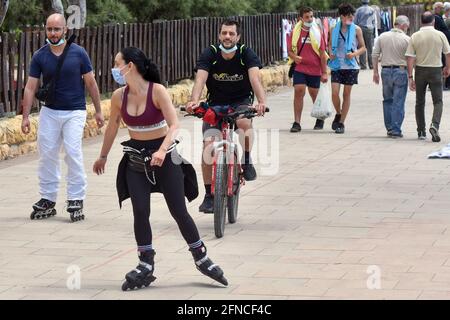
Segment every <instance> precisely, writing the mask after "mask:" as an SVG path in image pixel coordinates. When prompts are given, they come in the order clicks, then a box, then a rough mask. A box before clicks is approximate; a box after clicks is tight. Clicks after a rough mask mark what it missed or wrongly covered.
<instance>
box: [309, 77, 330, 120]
mask: <svg viewBox="0 0 450 320" xmlns="http://www.w3.org/2000/svg"><path fill="white" fill-rule="evenodd" d="M332 114H333V105H332V102H331V94H330V89H329V86H328V84H327V83H320V89H319V93H318V94H317V99H316V102H314V106H313V108H312V110H311V117H313V118H317V119H320V120H325V119H326V118H329V117H331V115H332Z"/></svg>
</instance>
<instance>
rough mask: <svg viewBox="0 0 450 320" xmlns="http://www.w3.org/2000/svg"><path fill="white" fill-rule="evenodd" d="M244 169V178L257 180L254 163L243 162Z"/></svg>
mask: <svg viewBox="0 0 450 320" xmlns="http://www.w3.org/2000/svg"><path fill="white" fill-rule="evenodd" d="M242 170H243V171H244V179H245V180H246V181H253V180H256V170H255V167H254V166H253V164H251V163H250V164H242Z"/></svg>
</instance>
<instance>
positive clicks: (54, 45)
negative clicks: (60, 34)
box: [46, 38, 66, 47]
mask: <svg viewBox="0 0 450 320" xmlns="http://www.w3.org/2000/svg"><path fill="white" fill-rule="evenodd" d="M46 41H47V43H48V44H49V45H51V46H53V47H59V46H60V45H62V44H64V42H66V39H64V38H61V39H59V41H58V42H57V43H53V42H51V41H50V40H49V39H47V40H46Z"/></svg>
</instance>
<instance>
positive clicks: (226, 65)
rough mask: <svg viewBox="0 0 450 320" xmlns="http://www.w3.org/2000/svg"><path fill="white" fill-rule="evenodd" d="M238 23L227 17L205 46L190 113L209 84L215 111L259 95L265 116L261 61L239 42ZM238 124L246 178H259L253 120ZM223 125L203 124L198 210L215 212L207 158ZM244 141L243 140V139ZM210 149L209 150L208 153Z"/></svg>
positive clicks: (244, 105) (246, 105) (250, 101)
mask: <svg viewBox="0 0 450 320" xmlns="http://www.w3.org/2000/svg"><path fill="white" fill-rule="evenodd" d="M239 40H240V25H239V22H237V21H233V20H226V21H224V22H223V23H222V26H221V30H220V34H219V41H220V44H218V45H211V46H210V47H208V48H206V49H205V50H204V51H203V53H202V54H201V56H200V58H199V59H198V61H197V67H196V72H197V74H196V77H195V84H194V88H193V89H192V95H191V101H190V102H189V103H188V104H187V105H186V110H187V111H188V112H190V113H192V112H193V110H194V109H195V108H196V107H197V106H198V104H199V102H200V98H201V94H202V91H203V88H204V87H205V85H206V87H207V89H208V97H207V102H208V105H209V107H210V108H213V110H215V112H221V111H226V110H223V109H224V107H231V108H232V109H234V110H235V111H241V110H244V109H247V108H249V107H251V106H252V105H253V100H254V96H255V95H256V97H257V99H258V103H257V104H256V106H255V109H256V110H257V111H258V115H263V114H264V111H265V109H266V96H265V92H264V88H263V86H262V84H261V80H260V79H261V75H260V69H261V68H262V65H261V61H260V59H259V57H258V56H257V55H256V54H255V52H254V51H253V50H252V49H250V48H248V47H246V46H245V45H244V44H240V43H239ZM237 127H238V128H239V129H240V130H241V132H243V133H245V138H244V137H241V136H240V141H241V144H242V145H243V149H244V157H243V159H242V169H243V171H244V178H245V180H247V181H252V180H255V179H256V170H255V168H254V166H253V164H252V160H251V158H250V152H251V148H252V139H251V138H252V132H253V129H252V122H251V120H249V119H240V120H238V121H237ZM221 139H222V136H221V128H219V127H218V126H211V125H208V124H206V123H203V141H204V143H203V150H204V152H203V155H204V156H203V157H202V172H203V181H204V184H205V191H206V194H205V199H204V201H203V203H202V204H201V205H200V208H199V211H200V212H204V213H213V205H214V198H213V195H212V194H211V183H212V161H211V160H210V159H205V155H210V154H211V152H210V151H211V150H212V149H211V147H212V144H213V142H214V140H218V141H220V140H221ZM243 140H244V141H245V143H244V141H243ZM205 150H207V151H208V152H205Z"/></svg>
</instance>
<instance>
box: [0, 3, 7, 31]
mask: <svg viewBox="0 0 450 320" xmlns="http://www.w3.org/2000/svg"><path fill="white" fill-rule="evenodd" d="M0 1H1V2H0V27H1V26H2V24H3V21H4V20H5V17H6V13H7V12H8V6H9V0H0Z"/></svg>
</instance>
